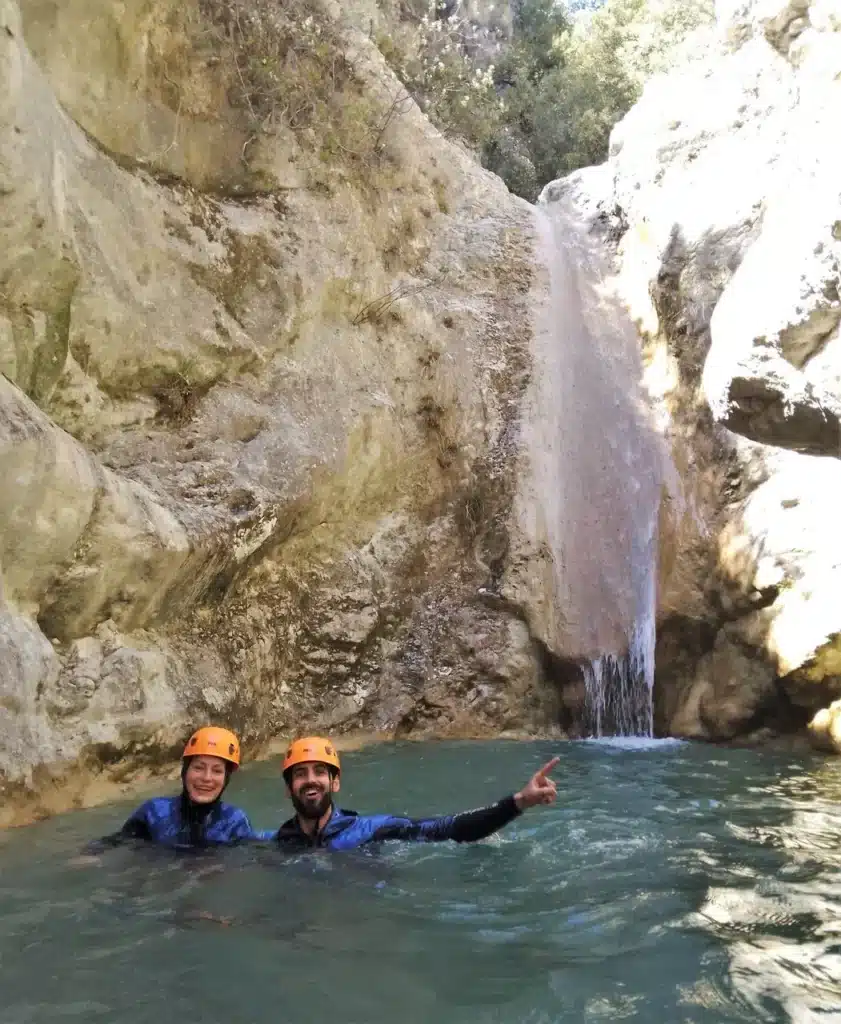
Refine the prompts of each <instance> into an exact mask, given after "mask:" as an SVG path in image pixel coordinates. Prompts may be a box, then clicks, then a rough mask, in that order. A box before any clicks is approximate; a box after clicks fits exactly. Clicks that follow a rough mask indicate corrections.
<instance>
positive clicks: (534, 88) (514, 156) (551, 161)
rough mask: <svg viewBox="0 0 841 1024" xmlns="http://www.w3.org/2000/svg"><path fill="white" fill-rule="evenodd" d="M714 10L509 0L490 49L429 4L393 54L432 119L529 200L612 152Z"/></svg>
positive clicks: (704, 4) (668, 1) (687, 0)
mask: <svg viewBox="0 0 841 1024" xmlns="http://www.w3.org/2000/svg"><path fill="white" fill-rule="evenodd" d="M712 17H713V0H607V2H606V3H604V4H603V5H602V6H600V7H595V8H594V7H593V6H592V5H591V4H590V3H581V4H579V9H578V10H577V11H576V13H574V14H572V13H570V10H569V8H567V7H566V6H563V5H560V4H559V3H557V2H555V0H513V3H512V18H511V27H510V31H509V33H508V35H507V37H506V38H504V39H502V38H500V37H499V36H498V35H497V37H496V38H495V40H493V39H492V40H491V41H490V43H489V42H488V40H487V39H486V40H485V45H484V46H483V45H482V43H481V31H480V30H478V29H477V27H476V26H475V25H474V24H471V23H470V22H469V21H468V20H467V19H465V18H463V17H461V16H460V15H459V13H458V7H457V6H450V5H448V6H447V7H446V8H445V7H441V6H440V5H436V4H435V3H434V2H433V4H432V6H431V7H430V8H429V9H428V11H427V13H426V14H424V15H423V16H421V17H418V19H417V27H416V29H415V31H414V34H413V35H411V36H406V35H405V34H404V36H403V37H402V44H401V46H398V47H395V44H394V43H393V42H392V41H391V40H389V45H390V48H391V53H387V56H389V57H390V59H391V60H392V64H393V65H394V66H395V68H396V70H397V72H398V74H400V76H401V78H402V79H403V81H404V83H405V84H406V85H407V88H409V90H410V91H411V92H412V94H413V95H414V96H415V97H416V98H418V99H419V101H420V102H421V105H422V106H424V108H425V109H426V110H427V112H428V113H429V115H430V117H431V118H432V119H433V121H435V122H436V123H437V124H438V125H439V126H440V127H442V129H443V130H444V131H447V132H449V133H450V134H452V135H453V136H455V137H458V138H461V139H462V140H464V141H466V142H467V143H468V145H470V146H472V147H473V148H474V149H475V150H476V151H477V152H479V153H480V154H481V158H482V162H483V163H484V165H485V166H486V167H488V168H489V169H490V170H493V171H495V172H496V173H497V174H499V175H500V176H501V177H502V178H503V179H504V180H505V182H506V184H507V185H508V187H509V188H510V189H511V191H512V192H515V193H517V194H518V195H521V196H524V197H525V198H527V199H532V200H533V199H535V198H536V196H537V194H538V192H539V191H540V189H541V188H542V187H543V185H545V184H546V183H547V182H549V181H551V180H552V179H553V178H556V177H558V176H559V175H562V174H566V173H568V172H570V171H573V170H575V169H576V168H578V167H583V166H586V165H588V164H592V163H598V162H600V161H601V160H603V159H604V158H605V156H606V155H607V147H608V140H609V137H610V131H611V129H612V128H613V126H614V125H615V124H616V122H617V121H618V120H619V119H620V118H621V117H622V116H623V115H624V114H625V113H626V112H627V111H628V110H629V108H630V107H631V105H632V104H633V103H634V102H635V100H636V99H637V98H638V96H639V94H640V92H641V90H642V87H643V85H644V83H645V81H646V80H647V79H648V78H649V77H651V75H652V74H655V73H657V72H659V71H663V70H666V69H667V68H668V67H670V66H671V65H672V64H673V62H674V61H675V59H676V57H677V55H678V52H679V48H680V44H681V43H683V41H684V40H685V39H686V38H687V36H689V35H690V33H691V32H693V30H695V29H697V28H699V27H700V26H702V25H705V24H708V23H710V22H711V21H712ZM395 49H397V50H398V51H399V52H398V53H397V54H395V52H394V51H395ZM489 51H490V53H489ZM395 56H396V58H397V59H395Z"/></svg>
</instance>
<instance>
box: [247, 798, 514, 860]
mask: <svg viewBox="0 0 841 1024" xmlns="http://www.w3.org/2000/svg"><path fill="white" fill-rule="evenodd" d="M520 813H521V812H520V811H519V810H518V809H517V804H516V803H515V801H514V797H513V796H507V797H505V798H504V799H502V800H499V801H498V802H497V803H495V804H490V805H489V806H488V807H480V808H478V809H477V810H475V811H463V812H462V813H461V814H448V815H443V816H441V817H438V818H401V817H396V816H394V815H390V814H371V815H362V814H357V813H356V811H346V810H342V809H341V808H339V807H334V808H333V813H332V815H331V816H330V820H329V821H328V822H327V824H326V825H325V826H324V828H322V829H321V831H320V832H318V833H317V834H315V835H313V836H308V835H307V834H306V833H305V832H304V831H303V829H302V828H301V826H300V824H299V823H298V818H297V817H295V818H290V819H289V821H286V822H284V823H283V825H281V826H280V828H279V829H278V830H277V832H274V833H271V832H269V833H261V837H262V838H266V839H272V840H274V841H275V842H276V843H277V844H278V845H279V846H280V847H282V848H283V849H292V850H300V849H310V848H312V847H320V848H322V849H328V850H352V849H354V848H355V847H357V846H363V845H364V844H365V843H376V842H382V841H385V840H389V839H403V840H409V841H410V842H420V843H440V842H445V841H446V840H448V839H452V840H453V841H455V842H457V843H472V842H475V841H476V840H478V839H484V838H485V837H486V836H489V835H491V834H492V833H493V832H496V831H498V830H499V829H501V828H502V827H503V826H504V825H507V824H508V823H509V822H510V821H513V820H514V818H516V817H517V816H518V815H519V814H520Z"/></svg>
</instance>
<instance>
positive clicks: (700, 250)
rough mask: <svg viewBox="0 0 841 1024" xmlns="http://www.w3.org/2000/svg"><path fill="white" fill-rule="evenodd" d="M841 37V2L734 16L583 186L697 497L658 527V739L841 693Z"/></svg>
mask: <svg viewBox="0 0 841 1024" xmlns="http://www.w3.org/2000/svg"><path fill="white" fill-rule="evenodd" d="M839 28H841V7H839V4H838V2H837V0H814V2H809V0H791V2H785V0H733V2H731V0H722V2H720V3H719V4H717V27H716V29H715V31H714V32H713V33H712V34H711V35H707V36H705V37H704V38H703V39H701V38H698V39H696V40H690V41H689V43H688V44H687V49H686V53H685V55H684V56H685V59H684V60H682V61H680V62H679V63H678V66H677V67H676V69H675V70H674V71H672V72H669V73H668V74H666V75H663V76H659V77H657V78H655V79H653V80H652V81H651V82H650V83H649V84H648V85H647V86H646V88H645V91H644V93H643V95H642V98H641V99H640V101H639V102H638V103H637V104H636V106H635V107H634V108H633V109H632V110H631V111H630V113H629V114H628V115H627V116H626V117H625V119H624V120H623V121H622V122H621V123H620V124H619V125H618V126H617V127H616V129H615V130H614V133H613V136H612V138H611V147H610V157H609V160H608V162H607V164H606V166H605V167H603V168H599V169H598V170H597V171H595V172H594V171H586V172H579V174H578V175H577V176H573V177H574V178H575V182H574V183H573V185H572V187H573V190H574V191H576V192H577V193H578V194H579V208H580V209H581V210H582V211H583V213H584V214H586V216H588V217H589V219H590V222H591V224H592V226H593V228H592V229H593V232H594V234H595V235H597V236H598V237H601V238H602V239H603V242H604V244H605V245H606V246H607V247H608V248H609V249H610V250H611V251H612V252H613V254H614V261H615V262H614V266H615V271H616V275H617V279H618V282H619V284H618V286H619V287H620V289H621V291H622V294H623V295H624V299H625V301H626V303H627V305H628V306H629V308H630V309H631V311H632V313H633V315H634V316H635V318H636V320H637V322H638V324H639V327H640V329H641V331H642V334H643V337H644V346H645V358H646V363H647V368H646V375H645V380H646V386H647V389H648V392H649V395H650V396H651V398H652V400H653V401H654V403H655V407H656V409H657V413H658V417H659V422H660V424H661V426H662V429H663V430H664V432H665V433H666V436H667V437H668V438H669V441H670V445H671V451H672V457H673V461H674V465H675V467H676V469H677V473H678V476H679V480H680V486H679V487H676V488H674V489H673V497H672V498H671V499H670V501H669V502H668V503H667V505H666V506H665V507H664V512H665V514H664V515H663V517H662V518H661V524H660V580H659V587H658V605H659V612H658V620H659V622H658V647H657V681H656V726H657V729H658V730H659V731H660V732H663V733H668V732H678V733H681V734H684V735H692V736H697V737H717V738H722V737H730V736H735V735H738V734H742V733H744V732H745V731H753V730H754V729H755V728H760V727H763V726H765V725H769V724H770V725H771V726H772V727H773V728H774V729H778V730H779V729H782V730H786V729H790V730H796V729H800V728H802V727H805V725H806V723H807V721H808V720H809V718H810V716H812V715H814V714H815V712H817V711H818V710H819V709H820V708H825V707H826V706H827V705H828V703H829V702H830V701H831V700H832V699H833V698H835V697H838V696H839V695H841V662H839V658H838V650H839V636H841V606H839V604H838V600H837V595H838V593H839V584H841V578H840V577H839V558H840V557H841V546H839V540H838V531H837V525H836V520H837V506H838V499H839V495H838V486H839V476H838V472H839V461H838V457H839V455H841V447H839V441H841V437H839V415H840V414H841V374H840V373H839V368H840V367H841V363H839V353H841V340H839V325H841V300H840V299H839V294H841V248H839V246H841V242H839V239H841V229H839V224H841V206H839V197H840V196H841V192H839V188H838V176H837V168H838V164H839V156H841V148H839V145H841V144H839V134H838V130H837V122H838V111H839V109H841V31H839ZM605 181H607V182H608V186H607V187H605ZM554 187H556V186H549V190H551V189H552V188H554Z"/></svg>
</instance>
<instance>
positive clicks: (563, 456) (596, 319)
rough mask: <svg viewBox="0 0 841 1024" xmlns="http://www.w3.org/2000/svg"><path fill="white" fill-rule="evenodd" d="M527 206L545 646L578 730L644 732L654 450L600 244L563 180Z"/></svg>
mask: <svg viewBox="0 0 841 1024" xmlns="http://www.w3.org/2000/svg"><path fill="white" fill-rule="evenodd" d="M535 215H536V218H537V229H538V236H539V239H540V246H541V249H542V254H543V262H544V265H545V266H546V267H547V268H548V289H547V292H548V295H547V301H546V302H545V303H544V309H543V313H542V316H541V321H540V323H539V329H538V332H537V333H538V337H537V339H536V344H537V347H538V354H539V358H541V359H542V361H543V362H544V364H545V368H546V372H545V374H544V375H543V379H542V381H541V382H540V383H539V384H538V388H539V389H540V391H541V394H540V395H539V396H538V399H537V401H538V404H539V406H540V407H542V409H544V410H545V412H546V417H545V420H546V422H545V427H544V429H543V431H542V432H541V433H540V435H539V436H538V435H533V438H532V456H533V460H534V461H535V463H536V473H537V476H538V486H537V490H538V492H539V501H540V502H541V504H542V505H543V509H542V517H543V524H544V529H545V531H546V533H547V535H548V538H549V545H550V547H551V549H552V554H553V563H554V567H555V574H554V580H553V585H554V595H555V602H554V603H555V609H556V610H555V614H556V616H557V617H558V618H559V620H560V629H559V633H560V635H559V636H556V637H555V638H554V639H555V642H556V643H557V644H558V646H557V647H556V648H555V649H556V650H563V651H564V652H569V653H571V654H572V655H573V656H574V657H575V658H576V659H577V660H578V661H579V662H580V663H581V664H582V666H583V671H584V681H585V686H586V706H585V711H584V722H583V727H584V732H585V734H586V735H591V736H607V735H618V736H640V735H641V736H650V735H651V733H652V686H653V681H654V643H655V625H654V617H655V602H656V577H657V526H658V516H659V507H660V498H661V488H662V485H663V481H664V478H665V475H666V469H667V459H666V456H665V452H664V445H663V443H662V440H661V438H660V435H659V434H658V433H657V431H656V430H655V429H654V426H653V424H652V420H651V415H650V410H649V408H648V406H647V403H646V401H645V399H644V397H643V394H642V390H641V386H640V380H641V375H642V366H641V359H640V345H639V338H638V335H637V332H636V329H635V327H634V325H633V323H632V322H631V320H630V318H629V316H628V314H627V312H626V311H625V309H624V308H623V306H622V304H621V302H620V301H619V300H618V299H617V298H616V297H615V295H614V294H613V292H612V290H611V284H610V278H609V275H608V271H607V268H606V267H605V265H604V263H603V258H602V255H601V252H602V242H601V240H600V239H599V238H597V237H596V236H595V235H594V234H593V232H592V230H591V227H590V224H589V223H588V222H587V221H586V220H585V219H584V217H583V216H582V215H581V214H580V213H579V212H578V211H577V209H576V206H575V203H574V202H573V200H572V198H571V197H570V194H569V190H568V189H567V190H566V191H564V189H563V188H558V187H557V186H555V187H553V188H550V189H547V190H546V193H545V194H544V197H542V199H541V202H540V204H539V205H538V207H537V209H536V214H535Z"/></svg>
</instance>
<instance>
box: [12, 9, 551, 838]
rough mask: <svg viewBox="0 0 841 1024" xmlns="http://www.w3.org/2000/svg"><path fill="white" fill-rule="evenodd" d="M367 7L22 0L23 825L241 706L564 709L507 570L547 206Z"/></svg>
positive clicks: (499, 718)
mask: <svg viewBox="0 0 841 1024" xmlns="http://www.w3.org/2000/svg"><path fill="white" fill-rule="evenodd" d="M279 12H280V13H279ZM367 13H369V12H367V10H363V9H362V7H361V6H360V7H359V9H358V10H357V9H356V8H353V9H350V14H349V9H342V10H340V9H339V8H338V7H330V6H329V5H316V4H309V3H305V2H303V0H302V2H301V4H300V5H298V6H295V5H294V4H292V5H284V7H283V8H279V7H278V6H277V5H273V4H270V3H265V4H264V3H261V2H254V3H252V2H249V3H245V2H239V0H187V2H186V3H184V2H179V3H177V4H176V3H174V2H172V3H170V2H164V3H161V4H154V5H150V4H148V3H146V2H145V0H129V2H128V3H126V4H123V5H121V7H120V9H119V12H117V9H116V8H113V6H112V5H110V4H107V3H105V2H104V0H103V2H102V3H93V4H91V3H90V2H88V0H85V2H82V0H78V2H76V0H71V2H69V3H66V2H61V3H58V2H53V0H24V2H23V3H22V4H21V5H20V6H18V5H17V4H16V3H14V2H12V0H0V238H2V242H3V244H2V246H0V369H2V372H3V376H2V377H0V466H2V470H3V479H4V482H5V486H4V488H3V491H2V495H0V566H2V594H0V598H2V604H0V792H2V800H0V824H2V823H8V822H9V821H14V820H24V819H26V818H27V817H28V816H31V815H32V814H37V813H41V812H44V811H47V810H50V809H55V808H60V807H65V806H68V805H69V804H71V803H72V802H73V801H74V800H83V799H88V798H89V797H90V791H89V786H90V783H91V780H92V779H93V778H94V776H95V775H96V774H97V773H98V772H100V771H101V770H103V769H104V770H105V772H106V775H107V778H108V779H110V780H112V781H115V782H119V780H120V779H121V778H123V777H125V776H126V775H129V774H136V773H137V772H142V771H143V770H144V768H149V769H150V770H152V769H153V768H154V766H156V765H158V764H160V763H166V762H168V761H171V759H172V758H173V756H174V755H176V754H177V753H178V746H179V744H180V743H181V742H182V741H183V737H184V735H185V731H186V730H187V729H188V728H189V726H190V724H191V723H194V722H197V721H205V720H208V719H212V720H217V721H224V722H225V723H227V724H230V725H231V726H232V727H233V728H236V729H238V730H239V731H240V732H241V733H242V734H243V738H244V743H245V746H246V749H247V750H248V751H249V753H250V754H252V755H253V754H255V753H257V752H258V751H259V749H260V746H261V744H262V743H264V742H265V741H268V740H269V739H271V738H272V737H274V736H276V735H278V734H284V733H288V732H290V731H292V730H294V729H299V728H310V727H312V728H315V727H318V728H319V729H330V730H334V731H339V732H341V731H345V730H349V729H368V730H379V731H385V732H387V733H389V734H392V735H393V734H398V735H402V734H419V735H424V734H428V733H436V734H439V735H440V734H447V733H450V734H453V733H455V734H470V735H482V734H488V733H493V734H498V733H500V732H503V733H505V732H506V731H515V732H516V731H520V732H522V731H530V730H532V731H533V730H535V729H550V730H551V729H556V728H557V727H556V725H555V724H554V723H556V722H557V721H558V717H559V706H558V695H557V692H556V690H555V689H554V688H553V687H552V686H551V685H549V684H548V683H547V680H548V675H547V673H548V672H549V669H548V661H547V657H546V652H545V650H544V649H543V647H542V645H541V644H540V643H538V642H537V641H535V640H534V639H533V637H532V632H531V630H530V628H529V626H528V624H527V623H528V621H529V616H530V607H529V603H530V601H532V597H533V600H534V602H535V604H539V603H540V602H541V601H542V597H541V595H540V593H539V592H535V594H534V595H532V596H530V595H529V594H525V595H524V597H523V604H522V605H521V606H519V607H513V606H511V605H510V603H506V602H505V601H503V600H500V599H496V598H494V596H493V594H494V590H495V586H496V581H497V580H498V579H499V577H500V576H501V574H502V572H503V570H504V568H505V566H506V558H507V557H508V550H509V546H510V537H509V529H510V528H511V509H512V507H513V505H514V499H515V495H516V491H517V487H518V473H519V472H520V468H521V467H522V466H524V465H525V462H524V460H525V458H526V454H525V453H523V452H521V451H520V449H519V448H518V441H517V438H518V426H519V420H520V417H521V410H520V406H521V399H522V396H523V395H524V393H525V392H526V389H527V387H528V384H529V380H530V379H531V376H532V374H533V372H534V366H533V357H532V352H531V347H530V337H531V319H532V313H531V310H532V308H534V307H535V305H536V304H537V305H539V301H540V295H541V294H542V292H543V291H545V280H544V278H543V271H542V270H541V269H540V268H539V267H537V266H536V265H535V262H534V259H533V254H532V248H533V235H534V227H533V217H532V211H531V210H530V209H529V208H528V207H527V206H526V204H524V203H522V202H520V201H518V200H516V199H513V198H511V197H510V196H509V195H508V194H507V192H506V190H505V188H504V186H502V184H501V183H500V182H499V181H498V180H497V179H495V178H494V177H493V176H491V175H489V174H487V173H485V172H483V171H482V170H481V169H480V168H478V167H477V166H476V165H475V164H474V163H473V161H471V160H470V159H469V158H468V157H467V156H466V155H465V154H463V153H461V152H460V151H459V150H457V149H456V148H454V147H453V146H451V145H449V144H448V143H447V142H445V141H444V140H443V139H442V138H441V136H440V135H439V134H438V133H437V132H435V131H434V130H433V129H432V128H431V127H430V125H429V124H428V122H427V121H426V120H425V119H424V118H423V116H422V115H421V114H420V112H419V111H418V110H417V108H416V107H415V106H414V105H413V104H412V103H411V101H409V100H408V98H407V97H406V96H405V95H404V94H403V93H402V91H401V90H400V89H399V86H398V83H397V82H396V80H395V79H394V77H393V76H392V75H391V74H390V72H389V71H388V69H387V67H386V66H385V64H384V62H383V61H382V58H381V57H380V55H379V53H378V51H377V50H376V49H375V47H374V46H373V45H372V43H371V42H370V40H369V38H368V36H367V35H365V34H364V33H362V32H360V31H358V30H357V29H356V28H355V22H354V20H353V19H352V18H350V15H351V14H352V15H353V16H354V17H355V18H357V19H358V20H359V21H363V20H364V18H365V16H366V15H367ZM325 76H326V77H325ZM540 543H541V538H540V536H537V535H535V536H534V537H531V538H528V537H527V538H523V537H519V538H518V546H517V547H518V551H521V552H525V553H524V554H523V557H527V556H528V550H529V546H530V545H535V546H539V545H540Z"/></svg>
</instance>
